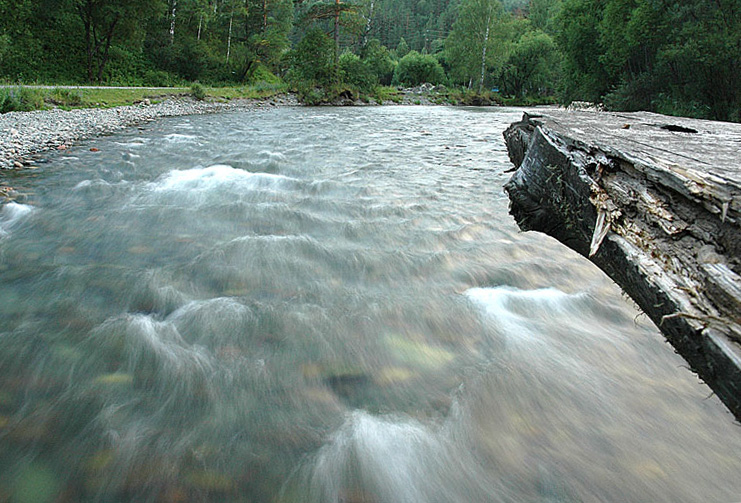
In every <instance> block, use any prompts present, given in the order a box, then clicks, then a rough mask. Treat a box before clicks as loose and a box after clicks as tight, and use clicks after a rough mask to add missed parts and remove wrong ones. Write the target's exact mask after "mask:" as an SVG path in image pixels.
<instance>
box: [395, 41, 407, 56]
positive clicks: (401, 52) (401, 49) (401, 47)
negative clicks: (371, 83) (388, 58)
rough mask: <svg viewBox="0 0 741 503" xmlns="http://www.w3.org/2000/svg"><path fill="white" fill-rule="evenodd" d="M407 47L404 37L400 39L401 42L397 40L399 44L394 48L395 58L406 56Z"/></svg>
mask: <svg viewBox="0 0 741 503" xmlns="http://www.w3.org/2000/svg"><path fill="white" fill-rule="evenodd" d="M409 51H410V49H409V45H408V44H407V41H406V40H404V37H401V40H399V44H398V45H397V46H396V57H397V58H398V59H401V58H403V57H404V56H406V55H407V54H409Z"/></svg>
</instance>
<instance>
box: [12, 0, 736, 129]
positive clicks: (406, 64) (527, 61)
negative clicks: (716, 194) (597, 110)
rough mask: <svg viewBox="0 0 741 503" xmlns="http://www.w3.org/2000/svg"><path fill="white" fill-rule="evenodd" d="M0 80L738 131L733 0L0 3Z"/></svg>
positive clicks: (72, 0)
mask: <svg viewBox="0 0 741 503" xmlns="http://www.w3.org/2000/svg"><path fill="white" fill-rule="evenodd" d="M0 23H1V24H0V80H2V81H4V82H6V83H11V84H15V83H43V84H53V85H61V84H82V83H95V84H108V85H112V84H115V85H132V86H140V85H147V86H171V85H183V84H185V83H192V82H200V83H203V84H208V85H225V86H230V85H248V84H250V85H258V86H264V87H271V86H273V87H275V88H279V87H281V86H285V88H287V89H288V88H290V89H292V90H294V91H296V92H297V93H298V95H299V97H300V98H301V99H302V100H303V101H305V102H309V103H318V102H322V101H327V100H331V98H332V96H336V95H339V94H341V93H343V92H344V93H348V92H350V93H353V94H356V95H357V94H360V95H362V94H373V93H378V92H380V91H379V89H381V88H382V87H381V86H390V85H393V86H415V85H419V84H421V83H424V82H428V83H431V84H434V85H440V84H443V85H444V86H446V88H450V89H458V90H461V91H462V92H466V93H470V94H472V95H486V96H488V97H489V98H491V99H492V100H494V101H497V102H505V103H512V104H533V103H553V102H556V101H558V102H560V103H564V104H568V103H570V102H572V101H576V100H579V101H589V102H600V103H604V105H605V106H606V107H607V108H608V109H611V110H626V111H631V110H649V111H655V112H659V113H665V114H672V115H684V116H689V117H699V118H710V119H716V120H728V121H741V0H685V1H670V0H503V1H500V0H0Z"/></svg>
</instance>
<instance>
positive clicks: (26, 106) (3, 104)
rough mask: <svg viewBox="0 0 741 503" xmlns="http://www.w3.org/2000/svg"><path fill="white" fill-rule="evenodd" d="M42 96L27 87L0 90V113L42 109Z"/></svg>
mask: <svg viewBox="0 0 741 503" xmlns="http://www.w3.org/2000/svg"><path fill="white" fill-rule="evenodd" d="M43 106H44V99H43V97H42V94H41V93H40V92H39V91H37V90H35V89H29V88H27V87H4V88H0V113H7V112H30V111H31V110H38V109H40V108H43Z"/></svg>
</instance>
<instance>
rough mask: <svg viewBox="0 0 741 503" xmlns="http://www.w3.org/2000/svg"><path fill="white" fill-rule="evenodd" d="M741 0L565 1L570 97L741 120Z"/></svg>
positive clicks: (566, 94) (566, 93)
mask: <svg viewBox="0 0 741 503" xmlns="http://www.w3.org/2000/svg"><path fill="white" fill-rule="evenodd" d="M738 13H739V2H738V1H737V0H735V1H728V2H708V1H705V0H688V1H686V2H681V3H679V2H656V1H653V0H565V1H564V8H563V10H562V12H561V14H560V16H559V25H560V31H559V33H558V35H557V40H558V43H559V46H560V47H561V49H562V51H563V54H564V65H563V70H564V75H563V79H562V82H563V86H562V91H563V93H562V96H563V98H564V100H565V101H570V100H573V99H580V100H588V101H599V100H601V99H604V100H605V103H606V104H607V105H608V106H609V107H610V108H613V109H619V110H654V111H659V112H662V113H672V114H684V115H692V116H702V117H706V118H713V119H720V120H739V119H740V117H739V115H741V112H739V110H741V19H740V16H739V15H738Z"/></svg>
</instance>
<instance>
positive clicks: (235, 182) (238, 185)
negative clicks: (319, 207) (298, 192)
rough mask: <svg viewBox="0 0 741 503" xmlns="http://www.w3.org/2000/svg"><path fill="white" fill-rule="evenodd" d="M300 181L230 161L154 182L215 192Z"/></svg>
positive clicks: (159, 185)
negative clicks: (254, 170) (230, 164)
mask: <svg viewBox="0 0 741 503" xmlns="http://www.w3.org/2000/svg"><path fill="white" fill-rule="evenodd" d="M295 182H296V180H295V179H292V178H288V177H286V176H283V175H274V174H270V173H251V172H249V171H244V170H241V169H236V168H233V167H232V166H229V165H228V164H215V165H213V166H209V167H206V168H192V169H185V170H173V171H170V172H169V173H167V174H165V175H164V176H162V177H160V178H159V179H158V180H157V181H155V182H153V183H152V184H150V188H152V189H153V190H155V191H177V192H179V191H194V190H195V191H212V190H220V189H222V188H224V187H234V188H235V189H268V190H270V189H272V190H277V189H281V188H287V187H289V186H290V185H291V184H293V183H295Z"/></svg>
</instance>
